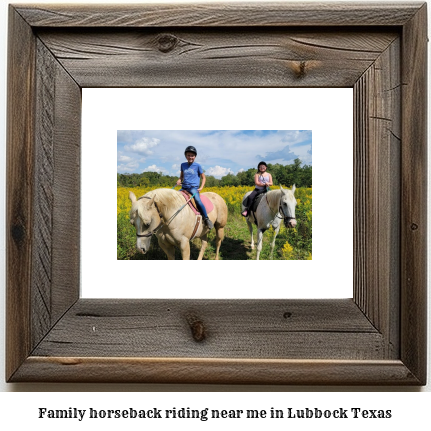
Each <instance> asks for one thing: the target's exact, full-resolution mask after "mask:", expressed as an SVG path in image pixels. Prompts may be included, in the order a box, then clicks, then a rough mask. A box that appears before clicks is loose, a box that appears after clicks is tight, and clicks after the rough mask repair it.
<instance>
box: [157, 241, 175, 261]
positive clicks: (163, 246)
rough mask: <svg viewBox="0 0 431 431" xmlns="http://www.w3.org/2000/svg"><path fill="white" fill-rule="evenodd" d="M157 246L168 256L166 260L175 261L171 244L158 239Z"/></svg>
mask: <svg viewBox="0 0 431 431" xmlns="http://www.w3.org/2000/svg"><path fill="white" fill-rule="evenodd" d="M159 246H160V248H161V249H162V250H163V251H164V252H165V253H166V256H168V260H175V247H174V246H173V245H172V244H169V243H168V242H163V241H161V240H160V239H159Z"/></svg>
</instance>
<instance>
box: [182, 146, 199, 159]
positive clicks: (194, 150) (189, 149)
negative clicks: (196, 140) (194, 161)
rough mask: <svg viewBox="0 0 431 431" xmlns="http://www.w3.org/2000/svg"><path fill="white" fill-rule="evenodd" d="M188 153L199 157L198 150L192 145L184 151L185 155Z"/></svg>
mask: <svg viewBox="0 0 431 431" xmlns="http://www.w3.org/2000/svg"><path fill="white" fill-rule="evenodd" d="M186 153H195V156H197V155H198V152H197V151H196V148H195V147H193V146H192V145H189V146H188V147H187V148H186V149H185V150H184V154H186Z"/></svg>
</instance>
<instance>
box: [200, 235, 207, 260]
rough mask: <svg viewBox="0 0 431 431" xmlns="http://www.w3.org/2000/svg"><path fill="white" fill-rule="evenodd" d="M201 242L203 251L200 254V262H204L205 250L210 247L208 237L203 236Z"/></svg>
mask: <svg viewBox="0 0 431 431" xmlns="http://www.w3.org/2000/svg"><path fill="white" fill-rule="evenodd" d="M201 241H202V244H201V250H200V252H199V256H198V260H202V258H203V257H204V253H205V249H206V248H207V245H208V237H207V235H204V236H202V237H201Z"/></svg>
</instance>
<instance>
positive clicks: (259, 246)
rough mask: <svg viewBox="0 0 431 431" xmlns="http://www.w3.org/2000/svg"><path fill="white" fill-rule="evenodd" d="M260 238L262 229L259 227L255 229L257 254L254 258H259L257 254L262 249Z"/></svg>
mask: <svg viewBox="0 0 431 431" xmlns="http://www.w3.org/2000/svg"><path fill="white" fill-rule="evenodd" d="M262 238H263V231H262V230H260V229H257V256H256V260H259V255H260V252H261V250H262Z"/></svg>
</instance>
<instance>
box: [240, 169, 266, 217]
mask: <svg viewBox="0 0 431 431" xmlns="http://www.w3.org/2000/svg"><path fill="white" fill-rule="evenodd" d="M266 169H267V165H266V163H265V162H260V163H259V164H258V165H257V172H256V174H255V175H254V184H255V185H256V187H255V189H254V190H253V191H252V192H251V193H250V194H249V195H248V196H247V199H246V200H245V201H244V206H245V210H244V211H243V212H242V213H241V215H242V216H244V217H247V216H248V211H249V209H250V206H251V204H252V203H253V201H254V198H255V197H256V196H257V195H260V194H261V193H264V192H266V191H267V188H268V187H269V186H272V176H271V174H270V173H268V172H266Z"/></svg>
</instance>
